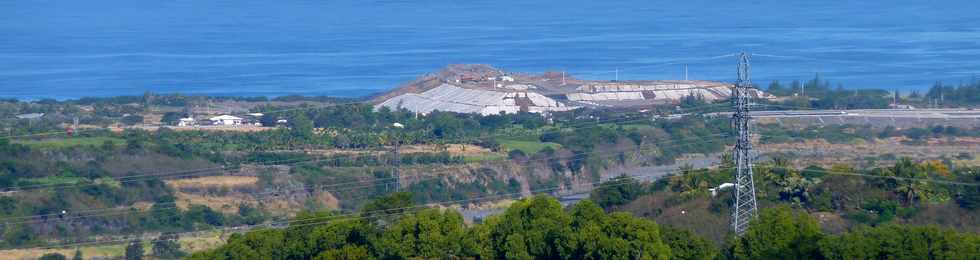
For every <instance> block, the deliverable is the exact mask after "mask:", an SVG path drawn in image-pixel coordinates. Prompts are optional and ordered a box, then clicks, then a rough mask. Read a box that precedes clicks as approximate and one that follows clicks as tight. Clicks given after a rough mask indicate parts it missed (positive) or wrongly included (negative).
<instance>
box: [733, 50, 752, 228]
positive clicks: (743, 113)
mask: <svg viewBox="0 0 980 260" xmlns="http://www.w3.org/2000/svg"><path fill="white" fill-rule="evenodd" d="M751 87H752V82H751V81H750V80H749V54H747V53H745V52H742V53H741V54H739V56H738V81H736V82H735V86H734V87H732V105H734V106H735V113H734V114H733V115H732V129H733V130H734V131H735V135H736V136H738V140H736V141H735V149H734V151H732V155H733V156H732V159H734V160H735V204H733V205H732V230H734V231H735V234H736V235H738V236H741V235H742V234H744V233H745V230H746V229H748V227H749V221H751V220H752V219H753V218H755V216H756V211H757V210H758V209H757V206H756V202H755V183H753V182H752V157H751V156H752V155H751V153H752V141H751V140H750V139H749V137H750V135H749V119H750V118H749V88H751Z"/></svg>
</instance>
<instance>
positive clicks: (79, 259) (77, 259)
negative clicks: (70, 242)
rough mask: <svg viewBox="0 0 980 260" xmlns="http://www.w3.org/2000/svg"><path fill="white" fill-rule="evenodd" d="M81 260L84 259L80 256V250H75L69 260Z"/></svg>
mask: <svg viewBox="0 0 980 260" xmlns="http://www.w3.org/2000/svg"><path fill="white" fill-rule="evenodd" d="M83 259H85V257H84V256H82V250H81V249H77V248H76V249H75V255H74V256H72V257H71V260H83Z"/></svg>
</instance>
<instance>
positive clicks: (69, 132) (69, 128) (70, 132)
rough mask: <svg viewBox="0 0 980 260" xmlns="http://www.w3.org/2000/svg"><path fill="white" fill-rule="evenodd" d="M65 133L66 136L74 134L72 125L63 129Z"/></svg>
mask: <svg viewBox="0 0 980 260" xmlns="http://www.w3.org/2000/svg"><path fill="white" fill-rule="evenodd" d="M65 133H67V134H68V136H73V135H75V128H74V127H68V129H65Z"/></svg>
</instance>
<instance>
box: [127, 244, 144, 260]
mask: <svg viewBox="0 0 980 260" xmlns="http://www.w3.org/2000/svg"><path fill="white" fill-rule="evenodd" d="M140 259H143V241H141V240H139V239H137V240H134V241H132V242H129V245H127V246H126V260H140Z"/></svg>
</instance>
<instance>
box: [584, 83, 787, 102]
mask: <svg viewBox="0 0 980 260" xmlns="http://www.w3.org/2000/svg"><path fill="white" fill-rule="evenodd" d="M577 90H578V91H579V92H577V93H569V94H567V95H566V97H568V100H572V101H583V102H585V101H628V100H656V101H676V100H680V99H681V98H683V97H686V96H691V95H695V96H701V97H703V98H704V99H705V100H709V101H714V100H721V99H728V98H729V97H730V96H731V93H732V91H731V85H726V84H721V83H718V84H706V83H699V84H694V83H676V84H675V83H660V84H649V85H640V84H594V85H584V86H581V87H578V89H577ZM644 92H648V93H653V94H654V96H653V97H645V96H644V95H643V93H644ZM750 95H752V96H755V97H766V96H767V95H768V94H766V93H764V92H762V91H758V90H754V89H753V90H751V93H750Z"/></svg>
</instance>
